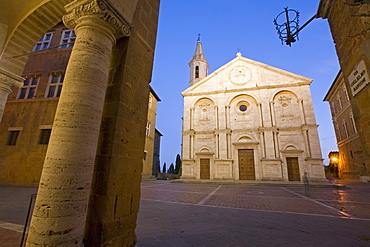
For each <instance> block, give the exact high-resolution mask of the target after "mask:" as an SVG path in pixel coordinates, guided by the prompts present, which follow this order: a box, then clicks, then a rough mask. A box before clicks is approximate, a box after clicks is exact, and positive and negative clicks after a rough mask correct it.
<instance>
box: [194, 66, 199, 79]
mask: <svg viewBox="0 0 370 247" xmlns="http://www.w3.org/2000/svg"><path fill="white" fill-rule="evenodd" d="M195 78H199V66H195Z"/></svg>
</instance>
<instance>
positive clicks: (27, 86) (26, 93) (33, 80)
mask: <svg viewBox="0 0 370 247" xmlns="http://www.w3.org/2000/svg"><path fill="white" fill-rule="evenodd" d="M38 84H39V77H38V76H31V77H26V79H25V80H24V81H23V87H21V88H20V89H19V90H18V96H17V99H33V98H34V97H35V94H36V89H37V85H38Z"/></svg>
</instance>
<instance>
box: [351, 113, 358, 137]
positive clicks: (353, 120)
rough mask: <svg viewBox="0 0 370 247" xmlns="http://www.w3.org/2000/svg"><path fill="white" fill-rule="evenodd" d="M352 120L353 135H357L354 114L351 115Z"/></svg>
mask: <svg viewBox="0 0 370 247" xmlns="http://www.w3.org/2000/svg"><path fill="white" fill-rule="evenodd" d="M350 119H351V124H352V128H353V133H357V129H356V123H355V117H354V116H353V114H351V116H350Z"/></svg>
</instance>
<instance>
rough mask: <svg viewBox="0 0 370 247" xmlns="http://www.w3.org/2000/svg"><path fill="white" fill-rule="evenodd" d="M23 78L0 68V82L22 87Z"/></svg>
mask: <svg viewBox="0 0 370 247" xmlns="http://www.w3.org/2000/svg"><path fill="white" fill-rule="evenodd" d="M23 81H24V78H23V77H21V76H18V75H15V74H13V73H11V72H9V71H6V70H4V69H1V68H0V83H1V84H5V85H7V86H9V87H18V88H20V87H22V86H23Z"/></svg>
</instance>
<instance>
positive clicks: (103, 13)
mask: <svg viewBox="0 0 370 247" xmlns="http://www.w3.org/2000/svg"><path fill="white" fill-rule="evenodd" d="M65 9H66V11H67V14H66V15H64V16H63V22H64V24H65V25H66V26H67V27H68V28H71V29H74V28H75V27H76V25H77V24H79V23H80V22H81V17H95V18H99V19H101V20H102V21H104V22H105V23H106V24H107V25H108V26H110V27H111V28H112V29H113V30H114V33H113V35H114V36H115V37H116V39H119V38H122V37H127V36H130V33H131V30H130V29H131V26H130V24H129V23H128V22H127V21H126V20H125V18H124V17H123V16H122V15H121V14H120V13H118V12H117V11H116V10H115V8H114V7H113V6H112V5H111V4H110V3H109V1H107V0H75V1H73V2H71V3H70V4H68V5H66V6H65Z"/></svg>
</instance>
